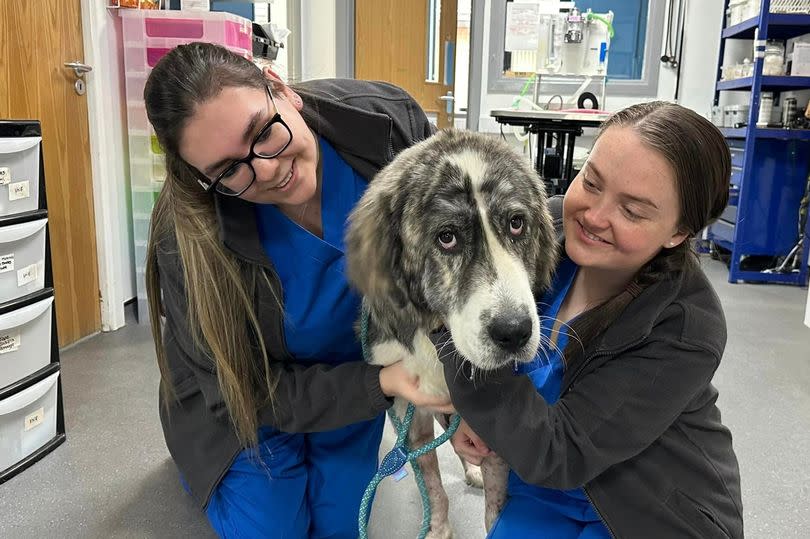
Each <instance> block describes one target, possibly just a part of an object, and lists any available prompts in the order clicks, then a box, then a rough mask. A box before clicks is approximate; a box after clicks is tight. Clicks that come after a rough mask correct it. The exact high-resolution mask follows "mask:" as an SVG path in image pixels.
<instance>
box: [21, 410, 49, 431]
mask: <svg viewBox="0 0 810 539" xmlns="http://www.w3.org/2000/svg"><path fill="white" fill-rule="evenodd" d="M43 421H45V408H40V409H39V410H37V411H36V412H34V413H33V414H28V415H27V416H25V430H31V429H33V428H34V427H38V426H39V425H40V424H41V423H42V422H43Z"/></svg>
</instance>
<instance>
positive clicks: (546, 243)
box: [534, 178, 562, 293]
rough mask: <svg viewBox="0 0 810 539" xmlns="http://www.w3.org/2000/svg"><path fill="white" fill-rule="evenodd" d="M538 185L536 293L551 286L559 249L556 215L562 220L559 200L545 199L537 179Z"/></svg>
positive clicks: (540, 183) (543, 191)
mask: <svg viewBox="0 0 810 539" xmlns="http://www.w3.org/2000/svg"><path fill="white" fill-rule="evenodd" d="M538 183H539V185H540V189H539V192H538V193H537V200H538V201H540V204H539V205H538V207H537V208H536V214H537V215H538V224H539V226H538V227H537V230H535V234H538V236H539V238H538V240H539V241H538V251H537V257H536V260H535V269H536V272H535V279H534V290H535V292H536V293H542V292H545V290H546V289H548V287H549V286H550V285H551V279H552V277H553V275H554V271H555V270H556V268H557V261H558V258H559V250H560V249H559V242H558V241H557V233H556V232H555V226H556V224H557V221H558V219H557V217H558V215H559V219H562V205H561V203H560V202H561V199H560V201H556V200H553V198H554V197H552V198H551V199H546V194H545V189H544V188H543V187H542V182H540V181H539V178H538ZM558 206H559V207H558Z"/></svg>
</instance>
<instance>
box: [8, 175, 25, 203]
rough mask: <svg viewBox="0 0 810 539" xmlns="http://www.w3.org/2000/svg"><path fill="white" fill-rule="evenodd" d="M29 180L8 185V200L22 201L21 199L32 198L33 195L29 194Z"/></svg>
mask: <svg viewBox="0 0 810 539" xmlns="http://www.w3.org/2000/svg"><path fill="white" fill-rule="evenodd" d="M28 183H29V182H28V180H25V181H22V182H16V183H10V184H9V185H8V199H9V201H12V200H20V199H21V198H28V197H29V196H31V193H29V192H28Z"/></svg>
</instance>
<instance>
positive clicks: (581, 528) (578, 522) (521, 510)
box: [487, 493, 611, 539]
mask: <svg viewBox="0 0 810 539" xmlns="http://www.w3.org/2000/svg"><path fill="white" fill-rule="evenodd" d="M566 496H567V495H565V494H562V493H561V496H560V499H559V501H556V500H550V499H549V498H548V497H547V496H546V497H543V498H537V497H534V496H531V495H527V494H512V495H510V496H509V499H508V500H507V502H506V505H505V506H504V508H503V511H501V514H500V516H498V519H497V520H496V521H495V524H493V526H492V529H491V530H490V532H489V535H488V536H487V537H488V538H489V539H518V538H523V537H532V538H537V539H541V538H548V539H611V537H610V533H609V532H608V530H607V528H606V527H605V525H604V524H603V523H602V521H601V519H600V518H599V515H597V514H596V511H594V510H593V509H592V508H587V509H586V510H585V511H576V513H574V508H572V507H571V502H570V500H568V499H566Z"/></svg>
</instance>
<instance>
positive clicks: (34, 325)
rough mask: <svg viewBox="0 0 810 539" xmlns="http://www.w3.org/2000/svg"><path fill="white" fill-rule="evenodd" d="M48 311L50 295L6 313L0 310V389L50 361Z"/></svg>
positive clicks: (49, 317) (50, 302)
mask: <svg viewBox="0 0 810 539" xmlns="http://www.w3.org/2000/svg"><path fill="white" fill-rule="evenodd" d="M12 308H13V307H12ZM52 309H53V296H50V297H46V298H44V299H40V300H38V301H36V302H34V303H31V304H30V305H25V306H24V307H19V308H16V309H14V310H9V311H8V312H3V311H4V309H2V308H0V389H3V388H5V387H7V386H9V385H11V384H13V383H15V382H18V381H20V380H22V379H23V378H25V377H26V376H30V375H32V374H34V373H35V372H37V371H38V370H40V369H42V368H43V367H46V366H47V365H48V364H49V363H50V362H51V320H52V316H53V313H52Z"/></svg>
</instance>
